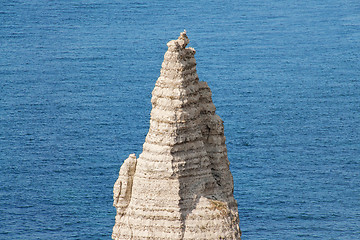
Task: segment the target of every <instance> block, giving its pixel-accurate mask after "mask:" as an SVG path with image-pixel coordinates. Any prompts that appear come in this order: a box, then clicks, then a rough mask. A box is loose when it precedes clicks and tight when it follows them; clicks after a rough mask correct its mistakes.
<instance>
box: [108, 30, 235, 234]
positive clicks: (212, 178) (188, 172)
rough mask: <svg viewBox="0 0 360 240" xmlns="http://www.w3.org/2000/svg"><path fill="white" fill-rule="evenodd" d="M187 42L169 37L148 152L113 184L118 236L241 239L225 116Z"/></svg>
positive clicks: (155, 94)
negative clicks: (202, 79) (220, 113)
mask: <svg viewBox="0 0 360 240" xmlns="http://www.w3.org/2000/svg"><path fill="white" fill-rule="evenodd" d="M188 43H189V38H188V37H187V35H186V31H184V32H182V33H181V34H180V36H179V38H178V39H177V40H172V41H170V42H169V43H168V44H167V46H168V51H167V52H166V53H165V55H164V62H163V64H162V69H161V71H160V77H159V79H158V80H157V82H156V84H155V88H154V90H153V92H152V99H151V103H152V107H153V108H152V111H151V119H150V128H149V132H148V134H147V136H146V139H145V143H144V145H143V152H142V154H140V156H139V158H138V159H136V157H135V155H134V154H132V155H130V156H129V158H128V159H126V160H125V162H124V163H123V165H122V166H121V168H120V172H119V178H118V180H117V181H116V183H115V185H114V206H115V207H116V209H117V215H116V218H115V225H114V228H113V234H112V238H113V239H116V240H119V239H157V240H158V239H164V240H165V239H166V240H168V239H179V240H180V239H194V240H195V239H196V240H198V239H240V235H241V231H240V228H239V216H238V210H237V203H236V200H235V199H234V196H233V188H234V185H233V178H232V175H231V173H230V170H229V160H228V157H227V150H226V145H225V136H224V126H223V121H222V120H221V118H220V117H219V116H218V115H216V113H215V110H216V108H215V106H214V104H213V102H212V99H211V91H210V88H209V87H208V85H207V84H206V82H200V81H199V78H198V75H197V73H196V61H195V58H194V54H195V50H194V49H192V48H186V45H187V44H188Z"/></svg>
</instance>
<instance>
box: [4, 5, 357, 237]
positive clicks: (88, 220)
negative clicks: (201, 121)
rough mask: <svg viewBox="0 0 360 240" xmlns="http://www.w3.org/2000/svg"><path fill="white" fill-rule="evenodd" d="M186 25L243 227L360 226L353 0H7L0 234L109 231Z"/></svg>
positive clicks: (321, 229)
mask: <svg viewBox="0 0 360 240" xmlns="http://www.w3.org/2000/svg"><path fill="white" fill-rule="evenodd" d="M183 29H186V30H187V31H188V36H189V38H190V44H189V46H192V47H194V48H195V49H196V50H197V53H196V59H197V63H198V66H197V69H198V74H199V77H200V80H203V81H207V82H208V84H209V86H210V87H211V89H212V92H213V100H214V103H215V105H216V107H217V113H218V114H219V115H220V116H221V118H222V119H223V120H224V122H225V135H226V137H227V146H228V154H229V160H230V162H231V171H232V173H233V175H234V182H235V198H236V199H237V201H238V205H239V214H240V222H241V223H240V227H241V229H242V231H243V240H253V239H264V240H265V239H266V240H268V239H276V240H279V239H349V240H354V239H360V2H359V0H343V1H340V0H338V1H336V0H328V1H317V0H304V1H295V0H269V1H260V0H252V1H250V0H244V1H232V2H229V1H224V2H223V3H221V2H219V1H197V3H195V1H179V2H177V3H170V2H166V1H137V2H130V1H117V0H114V1H110V0H103V1H101V0H100V1H95V0H94V1H91V0H88V1H85V0H68V1H45V0H42V1H41V0H32V1H24V0H23V1H21V0H18V1H12V0H0V184H1V185H0V239H31V240H32V239H110V235H111V232H112V226H113V224H114V217H115V208H113V206H112V187H113V184H114V182H115V180H116V178H117V175H118V171H119V168H120V165H121V163H122V162H123V160H124V159H125V158H127V156H128V155H129V154H130V153H133V152H134V153H136V154H137V155H139V154H140V153H141V152H142V144H143V142H144V139H145V135H146V134H147V131H148V127H149V117H150V110H151V104H150V98H151V91H152V89H153V87H154V84H155V81H156V80H157V78H158V76H159V74H160V72H159V71H160V68H161V63H162V61H163V55H164V53H165V51H166V50H167V47H166V43H167V42H168V41H169V40H171V39H176V38H177V37H178V35H179V33H180V32H181V31H183Z"/></svg>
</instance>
